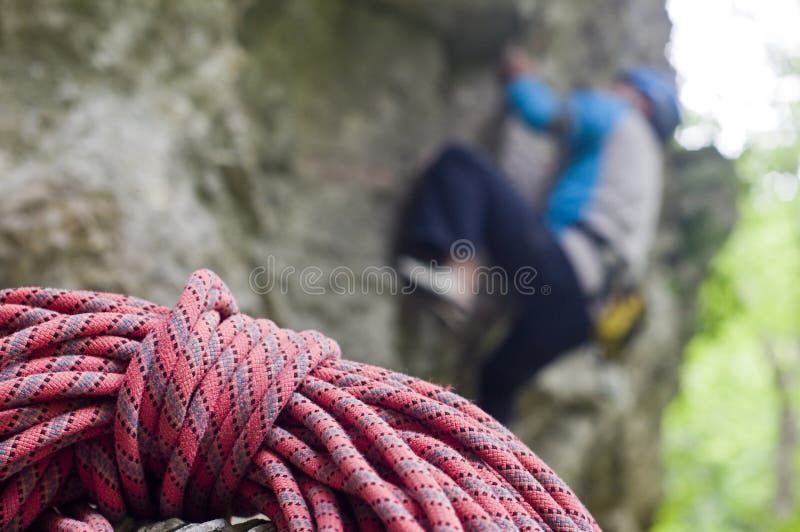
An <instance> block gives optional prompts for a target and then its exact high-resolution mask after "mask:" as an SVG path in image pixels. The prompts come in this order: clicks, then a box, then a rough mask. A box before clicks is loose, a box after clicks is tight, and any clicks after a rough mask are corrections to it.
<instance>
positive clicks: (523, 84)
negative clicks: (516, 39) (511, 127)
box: [501, 48, 564, 132]
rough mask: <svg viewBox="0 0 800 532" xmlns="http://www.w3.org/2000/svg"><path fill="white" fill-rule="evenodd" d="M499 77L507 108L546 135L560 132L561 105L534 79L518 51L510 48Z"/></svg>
mask: <svg viewBox="0 0 800 532" xmlns="http://www.w3.org/2000/svg"><path fill="white" fill-rule="evenodd" d="M501 74H502V78H503V81H504V82H505V83H506V100H507V101H508V104H509V105H510V107H511V108H512V109H513V110H514V111H516V112H517V113H518V114H519V115H520V117H521V118H522V119H523V120H524V121H525V122H526V123H527V124H528V125H529V126H531V127H533V128H535V129H540V130H543V131H549V132H557V131H561V130H562V128H563V122H564V120H563V119H564V117H563V112H564V102H563V100H562V98H561V96H560V95H559V94H558V92H556V91H555V90H554V89H553V88H552V87H551V86H550V85H548V84H547V83H546V82H545V81H543V80H542V79H541V78H540V77H539V76H538V75H537V73H536V65H535V63H534V62H533V60H532V59H530V57H528V56H527V55H526V54H525V53H524V52H522V51H521V50H519V49H517V48H509V49H508V50H506V52H505V54H504V56H503V64H502V72H501Z"/></svg>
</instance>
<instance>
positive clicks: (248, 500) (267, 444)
mask: <svg viewBox="0 0 800 532" xmlns="http://www.w3.org/2000/svg"><path fill="white" fill-rule="evenodd" d="M231 512H242V513H257V512H261V513H264V514H265V515H267V516H268V517H269V518H270V519H272V520H273V521H275V523H276V524H277V525H278V527H279V528H280V529H281V530H315V529H320V530H354V529H360V530H381V529H389V530H423V529H425V530H437V531H453V530H464V529H466V530H514V529H528V530H541V531H549V530H555V531H566V530H582V531H598V530H599V527H598V526H597V524H596V523H595V521H594V520H593V519H592V517H591V515H590V514H589V513H588V512H587V511H586V509H585V508H584V507H583V506H582V505H581V503H580V501H579V500H578V499H577V498H576V497H575V495H574V494H573V493H572V492H571V491H570V490H569V488H568V487H567V486H566V485H565V484H564V483H563V482H562V481H561V480H560V479H559V478H558V477H557V476H556V475H555V473H553V472H552V471H551V470H550V469H549V468H548V467H547V466H546V465H545V464H544V463H543V462H542V461H541V460H540V459H539V458H538V457H537V456H536V455H535V454H534V453H532V452H531V451H530V450H529V449H528V448H527V447H525V445H523V444H522V443H521V442H520V441H519V440H518V439H517V438H516V437H514V436H513V435H512V434H511V433H510V432H509V431H508V430H507V429H506V428H505V427H503V426H502V425H500V424H499V423H497V422H496V421H495V420H494V419H492V418H491V417H489V416H488V415H487V414H485V413H484V412H482V411H481V410H480V409H479V408H477V407H476V406H475V405H473V404H472V403H470V402H469V401H467V400H465V399H463V398H461V397H459V396H458V395H456V394H454V393H452V392H450V391H448V390H445V389H443V388H440V387H438V386H436V385H433V384H430V383H427V382H424V381H420V380H417V379H414V378H412V377H408V376H406V375H401V374H398V373H394V372H391V371H388V370H385V369H382V368H377V367H374V366H370V365H367V364H360V363H356V362H349V361H346V360H342V359H341V358H340V353H339V347H338V345H337V344H336V343H335V342H334V341H333V340H331V339H329V338H327V337H325V336H323V335H322V334H320V333H317V332H315V331H305V332H299V333H298V332H294V331H291V330H288V329H281V328H279V327H278V326H277V325H275V324H274V323H273V322H271V321H269V320H265V319H253V318H251V317H249V316H246V315H244V314H241V313H239V311H238V310H237V308H236V303H235V302H234V300H233V297H232V295H231V294H230V292H229V290H228V288H227V287H226V286H225V284H224V283H223V282H222V281H221V280H220V279H219V277H217V276H216V275H215V274H214V273H212V272H210V271H207V270H200V271H198V272H195V273H194V274H193V275H192V276H191V278H190V279H189V281H188V282H187V284H186V287H185V288H184V290H183V292H182V293H181V296H180V298H179V300H178V303H177V305H176V306H175V308H174V309H168V308H164V307H161V306H158V305H155V304H153V303H150V302H147V301H144V300H141V299H137V298H133V297H128V296H124V295H119V294H106V293H97V292H86V291H65V290H55V289H47V288H17V289H8V290H3V291H0V527H1V528H3V529H4V530H5V529H8V530H20V529H24V528H26V527H28V526H31V525H32V524H34V523H35V524H36V525H37V526H39V527H43V528H45V529H49V530H113V528H112V525H111V523H112V522H116V521H118V520H120V519H122V518H123V517H124V516H127V515H130V516H134V517H137V518H142V519H156V518H162V519H163V518H167V517H174V516H179V517H182V518H185V519H190V520H195V521H199V520H209V519H212V518H215V517H220V516H225V515H229V514H230V513H231Z"/></svg>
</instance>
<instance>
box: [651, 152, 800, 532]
mask: <svg viewBox="0 0 800 532" xmlns="http://www.w3.org/2000/svg"><path fill="white" fill-rule="evenodd" d="M798 148H799V146H797V145H792V146H785V145H784V146H780V147H762V146H758V145H754V146H752V147H751V148H750V149H749V150H748V151H747V152H746V153H745V154H744V155H743V157H742V158H741V159H740V160H739V161H737V169H738V171H739V173H740V175H741V179H742V181H743V183H744V185H745V186H744V187H743V191H742V193H741V197H740V200H739V204H740V205H739V209H740V213H741V219H740V222H739V224H738V225H737V227H736V229H735V230H734V232H733V234H732V235H731V237H730V239H729V240H728V242H727V243H726V245H725V247H724V248H723V251H722V252H721V253H720V254H719V255H718V256H717V257H716V258H715V260H714V264H713V268H712V274H711V276H710V277H709V279H708V280H707V281H706V282H705V284H704V286H703V289H702V290H701V293H700V300H701V312H700V316H699V323H698V333H697V335H696V337H695V338H694V339H693V340H692V342H691V343H690V344H689V347H688V349H687V352H686V362H685V364H684V367H683V369H682V388H681V394H680V396H679V397H678V398H677V399H676V400H675V401H674V403H673V404H672V405H671V406H670V408H669V410H668V411H667V415H666V417H665V423H664V431H665V440H664V444H665V462H666V468H667V480H666V482H667V484H666V494H667V498H666V502H665V504H664V506H663V507H662V510H661V512H660V514H659V516H658V519H657V523H656V526H655V527H654V530H655V531H657V532H668V531H669V532H671V531H678V530H681V531H682V530H705V531H717V530H719V531H723V530H724V531H731V530H754V531H755V530H758V531H762V530H800V501H798V500H797V499H798V498H797V496H796V495H797V494H796V493H795V494H793V495H792V494H790V495H792V498H793V505H792V507H791V508H790V511H789V512H788V515H787V514H786V513H785V514H784V515H778V512H776V511H775V505H776V498H777V478H778V475H777V470H778V468H779V467H783V468H785V467H790V468H791V469H792V473H793V477H794V478H798V475H797V473H798V472H800V469H798V466H800V452H798V451H799V450H798V448H797V442H796V441H790V442H788V444H789V445H791V446H792V448H791V449H790V450H789V452H790V453H791V454H790V455H789V456H790V458H791V457H792V456H793V460H791V461H790V463H789V464H786V463H780V462H779V460H778V450H779V444H780V441H781V438H780V437H779V436H780V434H781V429H782V427H784V425H785V418H783V417H782V413H783V412H784V409H783V407H784V404H785V403H786V405H785V406H786V407H788V408H790V409H791V412H790V414H791V416H793V417H795V418H796V415H797V411H798V410H800V390H798V388H800V387H798V386H794V387H792V388H790V391H789V394H788V395H784V396H781V395H780V394H779V390H778V387H777V386H776V382H777V376H784V377H785V378H786V379H787V381H788V382H793V383H798V382H800V380H798V378H797V376H798V375H800V200H799V199H798V197H799V196H800V195H798V190H797V189H798V186H797V185H798V182H797V180H798V176H797V165H798V156H797V154H798ZM792 180H794V182H793V181H792ZM781 398H783V399H784V402H781ZM782 420H783V421H782ZM784 445H786V442H784ZM797 488H798V486H794V490H795V491H797Z"/></svg>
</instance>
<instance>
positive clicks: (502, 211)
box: [397, 50, 680, 423]
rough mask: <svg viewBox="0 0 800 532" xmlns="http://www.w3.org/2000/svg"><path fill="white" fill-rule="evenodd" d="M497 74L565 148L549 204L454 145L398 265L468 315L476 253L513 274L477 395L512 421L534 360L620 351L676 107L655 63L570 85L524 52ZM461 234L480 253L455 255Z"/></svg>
mask: <svg viewBox="0 0 800 532" xmlns="http://www.w3.org/2000/svg"><path fill="white" fill-rule="evenodd" d="M502 72H503V81H504V84H505V85H506V88H505V90H506V96H507V102H508V104H509V106H510V108H511V109H512V110H513V111H514V112H515V113H516V114H517V115H518V116H519V117H520V118H521V119H522V120H523V121H524V122H525V123H526V124H527V125H528V126H530V127H531V128H534V129H537V130H541V131H545V132H549V133H552V134H553V135H554V136H556V137H557V139H558V140H559V144H560V146H561V148H562V152H563V163H562V165H561V166H560V169H559V171H558V175H557V176H556V178H555V181H554V184H553V186H552V187H551V188H550V190H548V191H547V197H546V201H545V202H544V204H545V205H546V207H545V208H544V211H543V212H537V209H536V208H534V207H533V202H532V198H526V197H523V196H522V195H521V193H520V192H519V191H518V190H517V189H516V188H515V187H514V186H513V185H512V184H511V182H510V180H509V179H508V177H507V176H506V175H505V174H504V173H503V172H502V170H500V169H499V167H498V165H496V164H495V163H494V162H493V161H491V160H489V159H487V158H486V157H484V156H482V155H481V154H479V153H477V152H476V151H475V150H473V149H471V148H468V147H463V146H456V145H453V146H449V147H446V148H445V149H444V150H443V151H442V152H441V153H440V154H439V156H438V158H437V159H436V160H435V161H434V162H433V163H432V164H431V165H430V166H429V167H428V168H427V169H426V170H425V172H423V175H422V176H421V179H420V182H419V185H418V188H417V189H416V190H415V192H414V194H413V195H412V197H411V203H410V206H409V209H408V212H407V213H406V217H405V220H404V222H403V225H402V229H401V233H402V234H401V244H400V250H401V253H400V254H399V256H398V259H397V265H398V269H399V271H400V273H401V275H403V276H404V277H405V278H406V279H407V280H408V282H409V283H410V284H412V285H414V286H417V287H419V288H423V289H426V290H427V291H429V292H433V293H435V294H437V295H439V296H441V299H442V300H446V301H448V302H450V303H453V304H454V306H456V307H458V308H460V309H462V310H463V311H464V312H466V313H468V312H469V311H470V310H471V307H472V299H473V298H472V296H473V295H474V293H475V291H476V287H475V286H474V281H473V278H474V275H472V274H473V273H474V272H475V271H477V269H478V267H479V266H478V264H477V262H476V259H475V258H474V253H472V251H475V252H476V253H477V256H478V257H481V258H485V260H486V262H487V263H488V264H487V265H488V266H491V267H494V268H497V267H499V268H502V270H503V271H504V272H505V275H506V276H507V279H508V288H509V291H510V292H511V293H512V294H513V295H514V296H516V299H517V301H518V303H519V315H518V317H516V321H515V322H514V323H513V324H512V326H511V328H510V330H509V332H508V333H507V335H506V337H505V338H504V339H503V340H502V341H501V342H500V344H499V346H498V347H497V348H496V349H495V350H494V351H493V352H492V353H491V354H490V355H489V357H488V358H487V360H486V362H485V365H484V366H483V368H482V370H481V372H480V385H479V398H478V401H479V404H480V405H481V406H482V407H483V408H484V409H485V410H487V411H488V412H489V413H491V414H492V415H494V416H495V417H496V418H497V419H498V420H500V421H501V422H504V423H507V422H508V421H509V420H510V419H511V416H512V413H513V405H514V401H515V399H516V396H517V393H518V391H519V390H520V388H521V387H522V386H523V385H524V384H525V383H526V382H527V381H528V380H530V378H531V377H532V376H533V375H534V374H535V373H536V372H537V371H539V370H540V369H541V368H542V367H544V366H545V365H547V364H548V363H550V362H551V361H553V360H554V359H555V358H556V357H557V356H558V355H560V354H562V353H565V352H567V351H568V350H570V349H572V348H574V347H577V346H579V345H580V344H582V343H584V342H586V341H587V340H589V339H591V338H592V337H595V338H598V339H600V340H603V342H601V343H606V347H608V348H609V349H613V348H614V346H615V345H618V344H619V342H621V341H622V340H623V339H624V338H623V337H625V336H626V335H628V334H629V333H630V330H631V329H632V328H633V326H634V325H635V323H636V322H637V321H638V317H639V316H640V315H641V314H642V308H643V303H642V299H641V297H639V296H638V292H637V288H638V284H639V282H640V281H641V279H642V276H643V273H644V270H645V265H646V259H647V256H648V253H649V250H650V248H651V246H652V243H653V238H654V234H655V230H656V225H657V221H658V213H659V207H660V201H661V188H662V148H663V145H664V144H665V143H666V142H668V141H669V139H670V138H671V137H672V135H673V132H674V130H675V128H676V127H677V125H678V123H679V121H680V110H679V106H678V103H677V94H676V89H675V84H674V80H673V78H672V76H671V75H670V74H668V73H667V72H662V71H660V70H658V69H656V68H651V67H637V68H631V69H627V70H623V71H622V72H621V73H620V74H619V76H618V78H617V80H616V82H615V83H614V84H613V85H612V86H611V87H609V88H608V89H602V90H601V89H582V90H575V91H572V92H571V93H570V94H568V95H567V96H565V97H561V96H560V95H559V94H558V93H557V92H555V91H554V90H553V89H552V88H551V87H550V86H548V85H547V84H546V83H545V82H544V81H543V80H542V79H541V78H540V77H539V76H537V75H536V69H535V68H534V64H533V63H532V61H531V60H530V59H528V57H527V56H526V55H525V54H523V53H521V52H519V51H517V50H510V51H508V52H507V53H506V55H505V57H504V61H503V68H502ZM464 245H468V246H473V248H472V251H469V252H468V253H467V256H466V257H463V256H458V254H459V250H458V249H456V248H457V247H458V246H464ZM453 266H458V268H453ZM532 271H534V272H535V277H534V276H532V275H529V274H530V272H532ZM465 272H466V275H464V274H465Z"/></svg>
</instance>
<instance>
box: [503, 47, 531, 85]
mask: <svg viewBox="0 0 800 532" xmlns="http://www.w3.org/2000/svg"><path fill="white" fill-rule="evenodd" d="M535 72H536V62H535V61H534V60H533V59H531V57H530V56H529V55H528V54H526V53H525V51H524V50H522V49H521V48H518V47H516V46H509V47H508V48H506V49H505V51H504V52H503V58H502V63H501V65H500V76H501V78H502V80H503V81H504V82H506V83H507V82H510V81H514V80H515V79H517V78H518V77H520V76H525V75H528V74H533V73H535Z"/></svg>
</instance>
